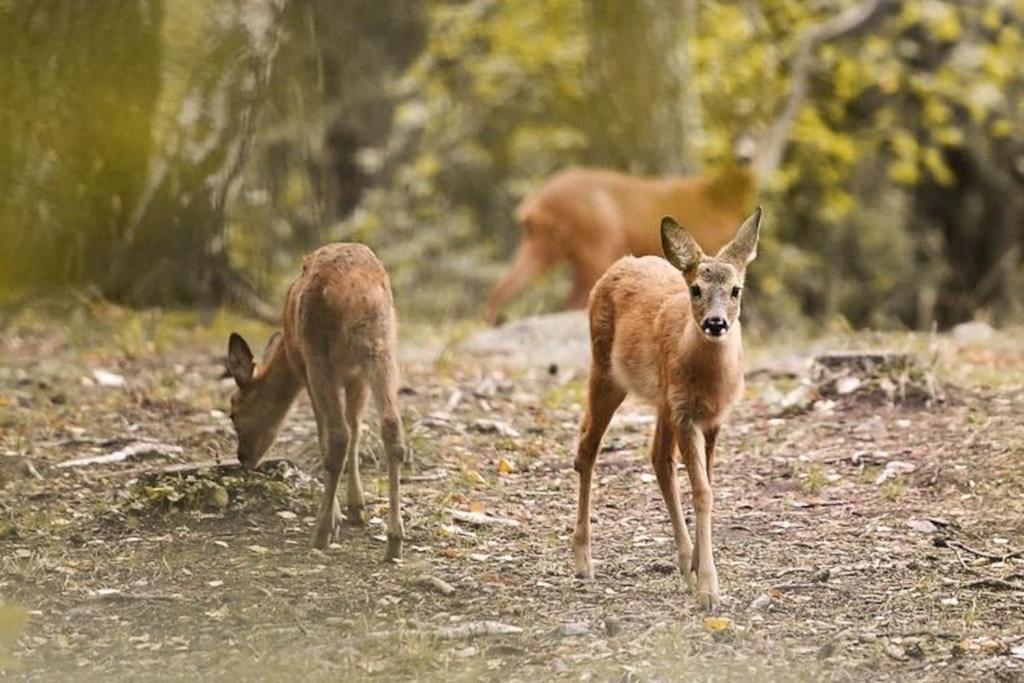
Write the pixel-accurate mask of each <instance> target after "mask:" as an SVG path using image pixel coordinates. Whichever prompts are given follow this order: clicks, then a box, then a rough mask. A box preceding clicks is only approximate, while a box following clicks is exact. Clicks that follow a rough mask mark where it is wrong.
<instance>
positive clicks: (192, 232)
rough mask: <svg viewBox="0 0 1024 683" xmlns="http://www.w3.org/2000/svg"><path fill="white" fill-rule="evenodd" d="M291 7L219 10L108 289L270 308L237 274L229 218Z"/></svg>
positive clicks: (133, 297) (279, 3)
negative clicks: (228, 231) (285, 13)
mask: <svg viewBox="0 0 1024 683" xmlns="http://www.w3.org/2000/svg"><path fill="white" fill-rule="evenodd" d="M286 2H287V0H254V1H253V2H242V1H241V0H235V1H234V2H230V3H214V4H213V5H211V7H210V9H209V10H208V11H209V12H210V16H209V17H208V18H207V22H206V23H207V25H208V26H210V27H211V28H209V29H208V30H207V33H206V34H205V35H204V36H203V37H204V40H203V41H202V43H201V47H202V50H203V52H202V54H201V56H200V58H199V59H198V60H197V62H196V65H197V66H196V68H195V70H194V71H193V72H192V73H191V74H190V76H189V79H188V84H187V88H186V91H185V95H184V97H183V98H182V100H181V102H180V105H179V107H178V114H177V116H176V118H175V128H174V129H173V130H172V131H171V132H170V133H169V134H168V135H167V136H166V141H165V143H164V145H163V149H161V150H160V151H159V152H158V153H157V155H156V157H155V158H154V159H153V161H152V162H151V164H150V167H149V174H148V177H147V181H146V187H145V191H144V193H143V195H142V197H141V198H140V200H139V202H138V203H137V204H136V206H135V207H134V210H133V212H132V215H131V219H130V221H129V223H128V225H127V228H126V230H125V234H124V236H123V239H122V240H121V243H120V248H119V252H118V256H117V258H116V259H115V262H114V268H112V269H111V272H110V274H109V277H108V278H106V279H105V281H104V282H103V289H104V291H105V292H106V293H108V294H109V295H111V296H112V297H114V298H118V299H124V300H126V301H128V302H131V303H153V302H167V301H171V302H177V303H189V304H195V303H205V304H210V303H220V302H225V301H233V302H234V303H239V304H241V305H242V306H243V307H245V308H249V309H250V310H251V312H253V313H256V314H257V315H259V316H260V317H269V318H273V317H276V316H275V315H274V312H273V311H270V310H267V309H266V308H265V307H263V306H262V305H261V304H260V302H259V299H258V297H256V296H255V293H254V292H253V291H252V289H251V288H250V287H248V286H247V285H246V284H245V281H244V279H243V278H241V277H240V276H239V274H238V273H236V272H234V271H233V270H232V268H231V265H230V263H229V259H228V252H227V242H228V240H227V234H226V227H227V217H228V211H229V208H230V205H231V201H232V199H233V197H234V195H235V193H236V192H237V190H238V187H239V183H240V181H241V173H242V170H243V168H244V165H245V162H246V159H247V158H248V155H249V152H250V149H251V147H252V143H253V137H254V134H255V121H256V117H257V115H258V113H259V104H260V102H261V99H262V98H263V97H264V96H265V90H266V85H267V83H268V81H269V78H270V74H271V69H272V66H273V63H274V57H275V55H276V53H277V49H278V44H279V40H280V21H281V16H282V12H283V10H284V6H285V4H286Z"/></svg>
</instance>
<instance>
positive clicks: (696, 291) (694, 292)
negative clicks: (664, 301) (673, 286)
mask: <svg viewBox="0 0 1024 683" xmlns="http://www.w3.org/2000/svg"><path fill="white" fill-rule="evenodd" d="M690 296H692V297H693V298H694V299H699V298H700V285H690Z"/></svg>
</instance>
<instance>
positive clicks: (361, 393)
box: [345, 377, 366, 526]
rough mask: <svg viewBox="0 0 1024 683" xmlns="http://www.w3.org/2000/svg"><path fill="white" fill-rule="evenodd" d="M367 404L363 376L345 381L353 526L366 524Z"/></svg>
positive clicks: (348, 502)
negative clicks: (363, 438) (362, 476)
mask: <svg viewBox="0 0 1024 683" xmlns="http://www.w3.org/2000/svg"><path fill="white" fill-rule="evenodd" d="M365 406H366V383H365V380H363V378H361V377H360V378H357V379H352V380H349V381H348V382H346V383H345V423H346V424H347V425H348V429H349V433H350V434H351V436H350V437H349V441H348V453H347V454H346V456H345V460H346V462H347V463H348V471H347V472H346V482H345V483H346V489H347V495H346V504H345V518H346V520H347V522H348V523H349V524H350V525H352V526H365V525H366V499H365V498H364V497H363V485H362V482H361V481H360V480H359V432H360V428H361V425H362V420H363V408H364V407H365Z"/></svg>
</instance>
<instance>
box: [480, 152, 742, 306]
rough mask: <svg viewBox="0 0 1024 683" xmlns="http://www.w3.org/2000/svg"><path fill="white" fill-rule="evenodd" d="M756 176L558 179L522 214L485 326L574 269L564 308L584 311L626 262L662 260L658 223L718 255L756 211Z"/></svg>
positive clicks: (732, 171)
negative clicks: (525, 292)
mask: <svg viewBox="0 0 1024 683" xmlns="http://www.w3.org/2000/svg"><path fill="white" fill-rule="evenodd" d="M754 191H755V179H754V175H753V173H752V172H751V170H750V169H748V168H746V167H744V166H741V165H736V164H731V165H729V166H726V167H725V168H723V169H721V170H720V171H719V172H717V173H715V174H713V175H710V176H699V177H683V178H638V177H635V176H630V175H626V174H624V173H619V172H617V171H610V170H605V169H595V168H572V169H568V170H565V171H563V172H561V173H558V174H557V175H555V176H554V177H552V178H551V179H550V180H548V181H547V182H546V183H544V184H543V185H542V186H541V187H540V189H538V190H537V191H536V192H534V193H533V194H532V195H530V196H529V197H527V198H526V199H525V200H523V202H522V203H521V204H520V205H519V207H518V208H517V209H516V220H517V221H518V222H519V224H520V225H521V226H522V230H523V236H522V241H521V242H520V244H519V250H518V252H517V253H516V256H515V259H514V260H513V262H512V265H511V266H510V267H509V269H508V271H507V272H506V273H505V275H504V276H503V277H502V278H501V279H500V280H499V281H498V283H497V284H496V285H495V286H494V289H492V290H491V293H490V296H489V298H488V300H487V304H486V306H485V308H484V318H485V319H486V320H487V321H488V322H490V323H494V322H496V321H497V319H498V316H499V314H500V312H501V309H502V307H503V306H505V304H506V303H508V301H509V300H510V299H512V298H513V297H514V296H516V295H517V294H518V293H519V292H520V291H521V290H522V289H523V288H524V287H526V285H528V284H529V283H530V282H531V281H532V280H533V279H534V278H536V277H538V276H539V275H540V274H542V273H543V272H544V271H546V270H548V269H550V268H551V267H553V266H555V265H557V264H559V263H561V262H563V261H568V262H569V263H570V264H571V266H572V270H573V284H572V289H571V291H570V293H569V298H568V300H567V301H566V306H567V307H569V308H582V307H583V306H585V305H586V303H587V294H588V293H589V292H590V289H591V287H593V286H594V283H595V282H597V279H598V278H599V277H601V275H602V274H603V273H604V272H605V270H607V269H608V267H609V266H611V265H612V264H613V263H615V261H616V260H617V259H619V258H621V257H623V256H628V255H634V256H642V255H646V254H650V255H658V254H660V253H661V242H660V239H659V236H658V231H657V229H656V227H655V226H657V224H658V223H657V221H658V220H659V219H660V218H661V216H664V215H666V214H669V215H672V216H677V217H678V218H679V219H680V220H681V221H682V222H683V223H684V224H685V225H687V226H688V228H689V229H690V231H691V234H692V236H693V237H694V238H695V239H696V240H697V243H698V244H699V245H701V247H703V248H704V249H707V250H708V251H709V252H715V251H717V250H718V249H719V248H721V247H722V245H724V244H725V243H726V242H728V241H729V239H730V238H731V237H732V236H733V235H734V234H735V231H736V226H737V225H738V224H739V223H740V221H741V220H742V219H743V217H744V216H746V215H747V212H748V211H750V209H751V207H752V206H753V204H754Z"/></svg>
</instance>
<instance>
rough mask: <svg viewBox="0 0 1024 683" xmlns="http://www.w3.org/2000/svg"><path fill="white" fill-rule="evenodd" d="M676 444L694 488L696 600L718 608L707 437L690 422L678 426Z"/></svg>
mask: <svg viewBox="0 0 1024 683" xmlns="http://www.w3.org/2000/svg"><path fill="white" fill-rule="evenodd" d="M676 441H677V442H678V444H679V452H680V453H682V456H683V461H684V462H685V463H686V473H687V474H688V475H689V477H690V486H691V487H692V488H693V510H694V516H695V517H696V518H697V523H696V528H697V538H696V543H695V544H694V551H693V565H694V568H695V569H696V571H697V589H696V590H697V600H698V601H699V602H700V605H701V607H703V608H704V609H705V610H712V609H714V608H716V607H718V605H719V602H720V600H719V596H718V570H717V569H715V558H714V552H713V550H712V544H711V510H712V508H713V506H714V500H713V498H714V497H713V495H712V492H711V481H710V480H709V479H708V473H707V460H706V454H705V450H704V433H703V432H702V431H701V430H700V429H698V428H697V427H696V426H695V425H694V424H693V423H691V422H690V421H689V420H685V419H684V420H682V421H680V422H678V423H677V424H676Z"/></svg>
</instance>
